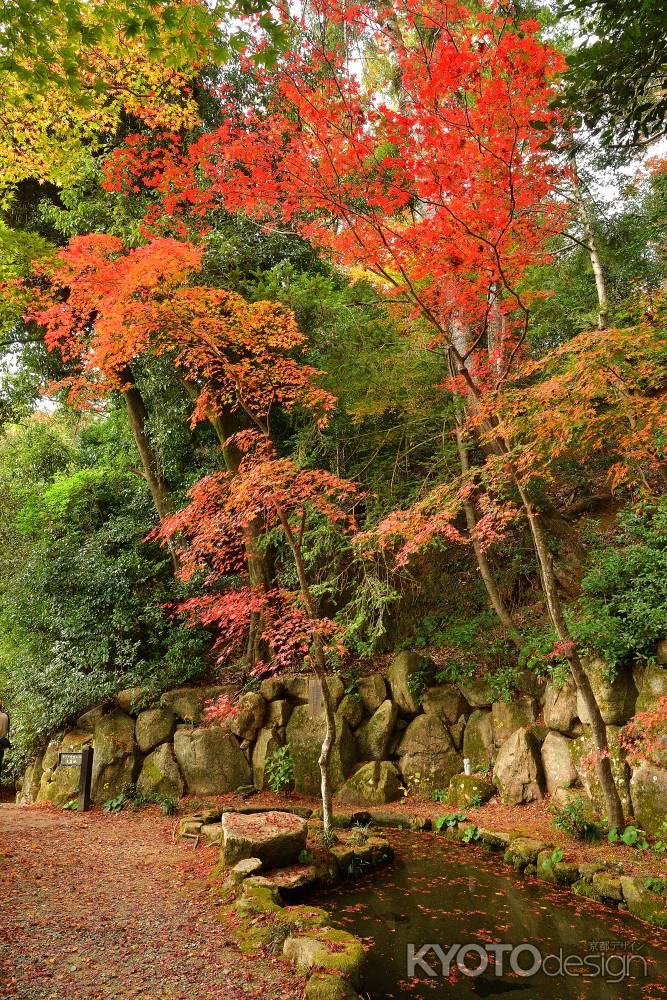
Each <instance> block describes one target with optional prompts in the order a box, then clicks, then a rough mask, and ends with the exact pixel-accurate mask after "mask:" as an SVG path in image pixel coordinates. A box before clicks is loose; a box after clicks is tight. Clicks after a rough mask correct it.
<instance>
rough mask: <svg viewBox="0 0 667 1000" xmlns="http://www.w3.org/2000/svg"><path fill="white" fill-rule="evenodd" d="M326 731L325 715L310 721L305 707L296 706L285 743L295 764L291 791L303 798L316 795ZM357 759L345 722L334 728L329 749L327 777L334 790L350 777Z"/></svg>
mask: <svg viewBox="0 0 667 1000" xmlns="http://www.w3.org/2000/svg"><path fill="white" fill-rule="evenodd" d="M325 730H326V720H325V718H324V714H323V713H322V712H320V713H319V714H318V715H316V717H315V718H314V719H313V718H311V716H310V711H309V708H308V705H297V706H296V708H295V709H294V711H293V712H292V716H291V718H290V720H289V723H288V724H287V744H288V746H289V754H290V757H291V758H292V762H293V764H294V788H295V789H296V791H297V792H303V793H304V794H305V795H319V792H320V783H321V775H320V768H319V764H318V758H319V755H320V751H321V749H322V741H323V740H324V735H325ZM356 759H357V752H356V746H355V742H354V736H353V735H352V730H351V729H350V727H349V726H348V724H347V722H345V720H343V719H340V720H339V721H338V724H337V726H336V739H335V742H334V745H333V747H332V750H331V761H330V765H329V774H330V777H331V787H332V789H333V790H334V791H336V790H337V789H338V788H340V786H341V785H342V784H343V783H344V782H345V780H346V778H348V777H349V775H350V773H351V771H352V768H353V766H354V763H355V761H356Z"/></svg>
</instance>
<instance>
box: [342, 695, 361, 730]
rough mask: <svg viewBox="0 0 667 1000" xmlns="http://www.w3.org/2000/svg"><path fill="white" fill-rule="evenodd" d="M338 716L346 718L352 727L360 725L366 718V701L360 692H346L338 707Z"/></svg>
mask: <svg viewBox="0 0 667 1000" xmlns="http://www.w3.org/2000/svg"><path fill="white" fill-rule="evenodd" d="M336 718H338V719H344V720H345V722H347V724H348V726H349V727H350V729H356V728H357V726H360V725H361V723H362V722H363V718H364V703H363V701H362V700H361V697H360V695H359V694H346V695H344V696H343V700H342V701H341V703H340V705H339V706H338V708H337V709H336Z"/></svg>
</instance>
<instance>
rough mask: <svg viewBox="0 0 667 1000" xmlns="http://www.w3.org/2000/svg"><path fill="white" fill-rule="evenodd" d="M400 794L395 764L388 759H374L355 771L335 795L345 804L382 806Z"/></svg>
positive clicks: (399, 779) (399, 780) (399, 778)
mask: <svg viewBox="0 0 667 1000" xmlns="http://www.w3.org/2000/svg"><path fill="white" fill-rule="evenodd" d="M400 794H401V776H400V774H399V773H398V769H397V767H396V765H395V764H391V763H390V762H389V761H388V760H375V761H371V762H370V763H368V764H363V765H362V766H361V767H360V768H359V769H358V770H357V771H355V772H354V774H353V775H352V777H351V778H348V779H347V781H346V782H345V784H344V785H343V786H342V788H339V790H338V793H337V796H336V797H337V799H338V801H339V802H341V803H342V804H343V805H346V806H383V805H385V804H386V803H387V802H393V801H394V800H395V799H397V798H398V797H399V796H400Z"/></svg>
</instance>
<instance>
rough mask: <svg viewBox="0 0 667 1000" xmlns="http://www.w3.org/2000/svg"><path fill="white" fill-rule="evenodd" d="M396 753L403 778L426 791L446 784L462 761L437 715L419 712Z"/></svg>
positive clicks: (457, 770) (443, 786)
mask: <svg viewBox="0 0 667 1000" xmlns="http://www.w3.org/2000/svg"><path fill="white" fill-rule="evenodd" d="M398 757H399V770H400V772H401V774H402V776H403V779H404V780H405V781H406V782H407V783H408V784H410V783H415V784H416V785H417V786H418V788H419V791H425V792H427V793H432V792H434V791H435V790H436V789H442V788H447V786H448V785H449V782H450V780H451V779H452V778H453V776H454V775H455V774H458V773H459V771H460V770H461V766H462V763H463V761H462V759H461V755H460V754H459V753H457V751H456V748H455V747H454V744H453V743H452V740H451V737H450V735H449V733H448V731H447V728H446V727H445V725H444V723H443V722H442V721H441V720H440V719H439V718H438V717H437V715H418V716H417V718H416V719H413V720H412V722H411V723H410V725H409V726H408V728H407V729H406V730H405V733H404V735H403V739H402V740H401V742H400V744H399V747H398Z"/></svg>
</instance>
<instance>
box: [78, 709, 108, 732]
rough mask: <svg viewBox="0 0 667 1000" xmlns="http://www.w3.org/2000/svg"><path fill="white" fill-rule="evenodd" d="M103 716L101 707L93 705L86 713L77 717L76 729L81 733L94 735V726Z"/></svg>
mask: <svg viewBox="0 0 667 1000" xmlns="http://www.w3.org/2000/svg"><path fill="white" fill-rule="evenodd" d="M103 715H104V707H103V706H102V705H95V707H94V708H89V709H88V711H87V712H84V713H83V715H80V716H79V718H78V719H77V720H76V728H77V729H79V730H80V731H81V732H83V733H94V732H95V726H96V725H97V723H98V722H99V721H100V719H101V718H102V716H103Z"/></svg>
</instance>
